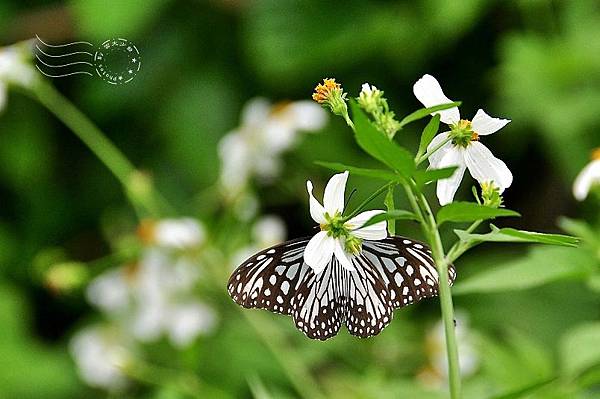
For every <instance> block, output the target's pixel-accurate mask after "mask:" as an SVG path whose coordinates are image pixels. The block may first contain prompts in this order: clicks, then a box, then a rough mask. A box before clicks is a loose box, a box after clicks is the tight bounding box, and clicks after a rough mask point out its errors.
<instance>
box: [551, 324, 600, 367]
mask: <svg viewBox="0 0 600 399" xmlns="http://www.w3.org/2000/svg"><path fill="white" fill-rule="evenodd" d="M560 357H561V362H562V370H563V372H564V373H565V375H566V376H567V377H576V376H577V375H579V374H581V373H583V372H585V371H586V370H588V369H589V368H591V367H593V366H596V365H600V322H593V323H586V324H582V325H579V326H576V327H574V328H573V329H571V330H570V331H569V332H567V334H565V336H564V337H563V338H562V340H561V343H560Z"/></svg>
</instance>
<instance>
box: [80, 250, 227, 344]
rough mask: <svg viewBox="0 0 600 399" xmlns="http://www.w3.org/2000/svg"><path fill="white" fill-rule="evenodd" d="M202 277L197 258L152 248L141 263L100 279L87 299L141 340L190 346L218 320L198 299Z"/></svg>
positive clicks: (107, 273)
mask: <svg viewBox="0 0 600 399" xmlns="http://www.w3.org/2000/svg"><path fill="white" fill-rule="evenodd" d="M199 278H200V272H199V268H198V266H197V265H196V264H195V263H193V262H192V261H191V260H189V259H187V258H185V257H183V256H176V255H174V254H172V253H170V252H167V251H165V250H164V249H162V248H150V249H147V250H145V251H144V253H143V255H142V258H141V259H140V261H139V263H138V264H137V265H135V266H127V267H123V268H120V269H117V270H111V271H108V272H106V273H104V274H103V275H100V276H99V277H97V278H96V279H95V280H94V281H92V283H91V284H90V285H89V287H88V290H87V297H88V300H89V301H90V302H91V303H92V304H94V305H96V306H98V307H99V308H100V309H101V310H103V311H104V312H106V313H107V314H108V315H109V316H112V317H113V318H115V319H116V320H119V321H121V322H123V323H125V325H126V329H127V330H128V331H130V333H131V334H132V335H133V337H135V338H136V339H137V340H140V341H143V342H152V341H155V340H157V339H159V338H160V337H162V336H165V335H166V336H167V337H168V338H169V339H170V341H171V343H172V344H173V345H175V346H185V345H188V344H190V343H191V342H192V341H193V340H194V339H195V338H196V337H197V336H198V335H200V334H203V333H207V332H209V331H210V330H211V329H212V328H213V327H214V325H215V322H216V316H215V314H214V312H213V311H212V309H210V307H208V306H206V305H205V304H203V303H202V302H200V301H199V300H198V299H197V298H196V296H195V293H194V289H195V287H196V284H197V282H198V279H199Z"/></svg>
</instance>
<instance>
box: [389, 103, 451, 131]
mask: <svg viewBox="0 0 600 399" xmlns="http://www.w3.org/2000/svg"><path fill="white" fill-rule="evenodd" d="M460 104H461V102H460V101H454V102H451V103H446V104H440V105H435V106H433V107H428V108H421V109H419V110H416V111H415V112H413V113H412V114H409V115H407V116H405V117H404V119H402V120H401V121H400V128H402V127H404V126H405V125H408V124H409V123H411V122H414V121H418V120H419V119H423V118H425V117H426V116H429V115H431V114H432V113H433V112H436V111H443V110H445V109H449V108H454V107H458V106H460Z"/></svg>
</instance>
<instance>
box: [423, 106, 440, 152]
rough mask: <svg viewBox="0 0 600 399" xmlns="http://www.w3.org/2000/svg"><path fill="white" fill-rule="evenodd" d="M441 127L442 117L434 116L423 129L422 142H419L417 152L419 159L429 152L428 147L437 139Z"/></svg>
mask: <svg viewBox="0 0 600 399" xmlns="http://www.w3.org/2000/svg"><path fill="white" fill-rule="evenodd" d="M439 127H440V115H439V114H436V115H434V116H433V117H432V118H431V120H430V121H429V122H428V123H427V126H425V129H423V133H422V134H421V141H420V142H419V150H418V151H417V158H418V157H419V156H421V155H423V154H425V153H426V152H427V147H428V146H429V144H430V143H431V140H433V138H434V137H435V135H436V134H437V132H438V129H439Z"/></svg>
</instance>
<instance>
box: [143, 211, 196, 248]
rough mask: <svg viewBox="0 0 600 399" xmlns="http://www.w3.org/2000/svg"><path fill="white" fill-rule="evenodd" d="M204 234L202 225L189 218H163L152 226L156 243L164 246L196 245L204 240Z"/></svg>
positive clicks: (189, 246) (182, 246) (185, 246)
mask: <svg viewBox="0 0 600 399" xmlns="http://www.w3.org/2000/svg"><path fill="white" fill-rule="evenodd" d="M204 236H205V233H204V228H203V227H202V225H201V224H200V223H198V222H197V221H196V220H194V219H191V218H181V219H163V220H160V221H159V222H158V223H157V224H156V226H154V237H155V240H156V243H157V244H158V245H160V246H164V247H171V248H178V249H183V248H192V247H197V246H199V245H200V244H202V242H203V241H204Z"/></svg>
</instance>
